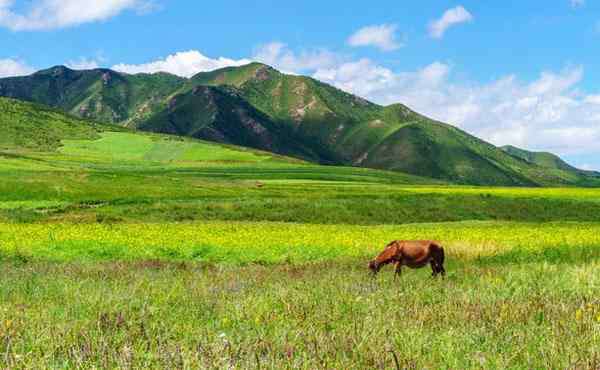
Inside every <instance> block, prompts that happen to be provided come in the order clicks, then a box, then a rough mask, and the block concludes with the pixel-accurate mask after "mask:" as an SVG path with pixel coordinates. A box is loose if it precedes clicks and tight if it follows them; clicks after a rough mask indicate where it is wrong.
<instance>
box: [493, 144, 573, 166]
mask: <svg viewBox="0 0 600 370" xmlns="http://www.w3.org/2000/svg"><path fill="white" fill-rule="evenodd" d="M501 149H502V150H504V151H505V152H507V153H508V154H510V155H512V156H515V157H517V158H520V159H523V160H525V161H527V162H529V163H533V164H536V165H538V166H541V167H545V168H552V169H558V170H565V171H578V169H577V168H575V167H573V166H571V165H570V164H568V163H567V162H565V161H563V160H562V159H561V158H560V157H559V156H557V155H555V154H552V153H548V152H530V151H527V150H524V149H520V148H517V147H515V146H512V145H506V146H503V147H501Z"/></svg>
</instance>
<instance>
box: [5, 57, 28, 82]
mask: <svg viewBox="0 0 600 370" xmlns="http://www.w3.org/2000/svg"><path fill="white" fill-rule="evenodd" d="M33 72H35V70H34V69H33V68H32V67H30V66H28V65H27V64H25V63H23V62H20V61H18V60H14V59H0V78H3V77H14V76H25V75H28V74H31V73H33Z"/></svg>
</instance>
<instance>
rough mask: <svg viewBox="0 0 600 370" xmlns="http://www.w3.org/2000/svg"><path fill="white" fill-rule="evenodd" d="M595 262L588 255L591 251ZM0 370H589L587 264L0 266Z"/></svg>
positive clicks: (593, 347) (591, 292) (599, 321)
mask: <svg viewBox="0 0 600 370" xmlns="http://www.w3.org/2000/svg"><path fill="white" fill-rule="evenodd" d="M594 255H595V256H598V252H594ZM0 270H1V272H2V280H0V354H2V356H3V359H2V360H3V361H4V362H3V363H4V366H7V367H24V368H35V367H45V368H48V367H57V368H62V367H85V368H90V367H103V368H114V367H121V368H127V367H135V368H141V367H145V368H148V367H149V368H164V367H169V368H306V369H314V368H338V369H339V368H345V369H350V368H356V369H363V368H394V367H395V366H396V365H395V361H397V363H398V366H399V367H401V368H424V367H429V368H472V367H484V368H569V367H570V368H597V367H598V366H599V365H600V350H599V348H600V301H598V298H597V297H598V296H599V295H600V274H599V273H600V265H599V264H598V262H597V261H593V262H589V261H579V262H577V261H575V260H573V261H572V262H562V261H554V262H551V263H537V262H536V263H527V262H519V261H515V262H514V263H510V262H508V263H506V264H494V263H489V261H488V262H485V261H468V262H467V261H464V260H461V259H456V258H454V259H451V260H450V262H449V266H448V270H449V276H448V277H447V279H446V280H445V281H441V280H438V281H434V280H432V279H430V278H429V272H427V271H422V270H421V271H407V272H406V273H405V274H404V275H403V276H402V278H401V280H400V281H398V282H394V281H393V280H392V277H391V275H392V274H391V272H390V271H384V272H383V273H382V275H381V276H380V277H379V278H378V279H376V280H373V279H371V278H369V276H368V275H367V273H366V271H365V269H364V264H363V261H362V260H357V259H351V260H347V261H345V262H337V261H329V262H321V263H317V264H308V265H306V264H301V265H290V264H284V265H279V266H276V267H265V266H258V265H250V266H246V267H234V266H225V265H216V266H215V265H204V264H196V263H178V264H171V263H161V262H120V263H119V262H105V263H88V264H80V263H78V264H64V263H59V264H48V263H35V264H29V263H26V264H22V265H16V264H13V263H2V264H0Z"/></svg>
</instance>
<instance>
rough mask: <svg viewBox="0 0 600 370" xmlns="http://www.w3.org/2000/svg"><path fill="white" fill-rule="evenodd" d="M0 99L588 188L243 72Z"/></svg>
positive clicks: (45, 90) (12, 86) (266, 70)
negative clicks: (25, 101)
mask: <svg viewBox="0 0 600 370" xmlns="http://www.w3.org/2000/svg"><path fill="white" fill-rule="evenodd" d="M0 96H9V97H13V98H16V99H22V100H28V101H35V102H38V103H42V104H47V105H50V106H52V107H55V108H59V109H61V110H63V111H66V112H69V113H71V114H74V115H77V116H80V117H84V118H91V119H95V120H99V121H102V122H107V123H117V124H120V125H122V126H127V127H130V128H137V129H140V130H145V131H153V132H159V133H168V134H176V135H184V136H190V137H194V138H199V139H206V140H211V141H216V142H221V143H229V144H235V145H241V146H246V147H251V148H256V149H261V150H267V151H270V152H274V153H278V154H283V155H287V156H293V157H296V158H301V159H304V160H309V161H312V162H316V163H322V164H336V165H346V166H357V167H358V166H359V167H367V168H374V169H384V170H393V171H399V172H405V173H409V174H413V175H418V176H423V177H430V178H436V179H441V180H447V181H452V182H455V183H459V184H473V185H508V186H554V185H596V181H597V178H596V177H595V176H594V175H593V174H590V173H587V172H585V171H580V170H577V169H575V168H572V167H570V166H568V165H567V166H554V167H552V168H550V167H548V166H544V164H543V163H542V162H539V161H532V160H529V159H528V158H525V157H523V156H522V155H516V154H515V153H513V152H509V151H506V150H503V149H502V148H497V147H495V146H493V145H491V144H489V143H486V142H484V141H482V140H480V139H478V138H476V137H474V136H472V135H469V134H468V133H466V132H464V131H462V130H460V129H458V128H456V127H453V126H451V125H447V124H444V123H441V122H436V121H433V120H431V119H428V118H427V117H424V116H422V115H420V114H418V113H416V112H413V111H411V110H410V109H409V108H407V107H405V106H403V105H401V104H395V105H391V106H380V105H377V104H374V103H371V102H369V101H366V100H364V99H362V98H359V97H357V96H354V95H351V94H348V93H345V92H343V91H341V90H339V89H336V88H334V87H332V86H330V85H327V84H324V83H321V82H319V81H317V80H315V79H312V78H309V77H304V76H292V75H286V74H283V73H281V72H279V71H277V70H275V69H273V68H271V67H269V66H266V65H263V64H260V63H252V64H249V65H246V66H242V67H231V68H225V69H221V70H216V71H212V72H206V73H199V74H197V75H195V76H193V77H192V78H190V79H183V78H179V77H176V76H172V75H168V74H165V73H158V74H152V75H148V74H140V75H127V74H122V73H117V72H114V71H110V70H106V69H97V70H91V71H72V70H70V69H68V68H65V67H54V68H51V69H49V70H45V71H40V72H38V73H35V74H33V75H31V76H27V77H17V78H8V79H0Z"/></svg>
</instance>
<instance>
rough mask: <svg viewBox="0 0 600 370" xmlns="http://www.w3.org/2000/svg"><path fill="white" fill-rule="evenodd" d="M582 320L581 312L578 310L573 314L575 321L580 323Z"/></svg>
mask: <svg viewBox="0 0 600 370" xmlns="http://www.w3.org/2000/svg"><path fill="white" fill-rule="evenodd" d="M582 318H583V310H582V309H581V308H580V309H578V310H577V312H575V320H577V321H580V320H581V319H582Z"/></svg>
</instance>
